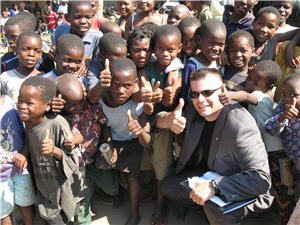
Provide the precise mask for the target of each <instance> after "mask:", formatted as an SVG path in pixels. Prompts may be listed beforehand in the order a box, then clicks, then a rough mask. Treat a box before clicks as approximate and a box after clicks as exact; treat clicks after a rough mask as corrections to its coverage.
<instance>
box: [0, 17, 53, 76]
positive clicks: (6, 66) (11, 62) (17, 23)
mask: <svg viewBox="0 0 300 225" xmlns="http://www.w3.org/2000/svg"><path fill="white" fill-rule="evenodd" d="M35 27H36V19H35V17H34V15H33V14H31V13H29V12H22V13H19V14H17V15H16V16H14V17H11V18H9V20H8V21H7V22H6V24H5V27H4V30H5V35H6V37H7V39H8V43H9V46H10V48H11V50H12V51H11V52H8V53H6V54H4V55H3V56H2V57H1V72H2V73H3V72H4V71H8V70H12V69H15V68H16V67H17V66H18V64H19V59H18V57H17V56H16V55H15V51H16V43H17V39H18V37H19V36H20V34H21V33H22V32H24V31H32V32H33V31H34V30H35ZM35 67H36V68H37V69H38V70H39V71H43V72H45V73H47V72H49V71H50V70H52V69H54V62H53V61H52V60H51V59H50V58H49V57H48V56H47V54H46V53H44V52H43V53H42V58H41V59H40V60H39V62H38V63H37V64H36V66H35Z"/></svg>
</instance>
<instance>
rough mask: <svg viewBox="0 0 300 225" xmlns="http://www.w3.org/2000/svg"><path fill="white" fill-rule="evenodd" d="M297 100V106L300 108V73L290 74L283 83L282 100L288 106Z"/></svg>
mask: <svg viewBox="0 0 300 225" xmlns="http://www.w3.org/2000/svg"><path fill="white" fill-rule="evenodd" d="M293 99H295V101H296V105H295V107H296V108H297V109H298V110H300V73H293V74H290V75H288V76H287V77H286V78H285V79H284V80H283V83H282V102H283V104H284V105H285V106H286V107H288V106H289V105H291V104H293Z"/></svg>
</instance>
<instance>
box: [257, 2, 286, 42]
mask: <svg viewBox="0 0 300 225" xmlns="http://www.w3.org/2000/svg"><path fill="white" fill-rule="evenodd" d="M279 22H280V13H279V12H278V10H277V9H276V8H274V7H273V6H268V7H264V8H261V9H260V10H259V11H258V12H257V14H256V16H255V19H254V20H253V23H252V25H253V35H254V38H255V41H256V42H258V43H265V42H266V41H267V40H269V39H270V38H271V37H272V36H273V35H274V34H275V33H276V31H277V28H278V25H279Z"/></svg>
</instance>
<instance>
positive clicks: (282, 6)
mask: <svg viewBox="0 0 300 225" xmlns="http://www.w3.org/2000/svg"><path fill="white" fill-rule="evenodd" d="M293 5H294V2H293V0H287V1H272V6H274V7H275V8H276V9H277V10H278V12H279V13H280V22H279V25H281V24H284V23H285V21H286V20H287V18H289V16H290V15H291V14H292V11H293Z"/></svg>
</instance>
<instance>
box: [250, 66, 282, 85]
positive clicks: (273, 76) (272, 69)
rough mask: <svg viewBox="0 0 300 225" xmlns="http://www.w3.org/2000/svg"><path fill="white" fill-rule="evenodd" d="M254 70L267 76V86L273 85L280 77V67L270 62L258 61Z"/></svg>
mask: <svg viewBox="0 0 300 225" xmlns="http://www.w3.org/2000/svg"><path fill="white" fill-rule="evenodd" d="M255 70H256V71H259V72H263V73H265V74H266V75H267V85H268V86H270V85H272V84H273V85H275V84H276V83H277V81H278V80H279V79H280V77H281V69H280V66H279V65H278V64H277V63H276V62H274V61H272V60H262V61H259V62H258V63H257V64H256V66H255Z"/></svg>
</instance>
